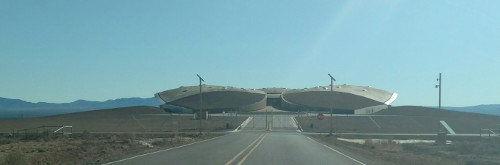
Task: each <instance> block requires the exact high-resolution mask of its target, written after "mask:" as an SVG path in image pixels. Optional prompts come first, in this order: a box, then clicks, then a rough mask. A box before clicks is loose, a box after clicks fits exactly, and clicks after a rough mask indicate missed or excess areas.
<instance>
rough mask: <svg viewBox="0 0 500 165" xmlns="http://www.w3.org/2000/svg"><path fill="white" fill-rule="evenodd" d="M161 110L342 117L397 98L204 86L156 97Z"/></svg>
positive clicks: (347, 91) (366, 91) (373, 92)
mask: <svg viewBox="0 0 500 165" xmlns="http://www.w3.org/2000/svg"><path fill="white" fill-rule="evenodd" d="M155 97H156V98H157V99H158V101H160V102H161V103H162V104H163V105H162V106H161V107H162V108H163V109H165V110H167V111H171V112H187V113H190V112H193V111H196V110H199V109H200V108H201V107H200V105H202V108H203V110H204V111H208V112H211V113H217V112H222V111H226V112H227V111H238V112H247V111H256V110H260V109H263V108H265V107H266V106H273V107H275V108H278V109H283V110H289V111H328V112H329V111H330V110H331V109H333V111H334V113H344V114H369V113H374V112H376V111H379V110H382V109H386V108H388V107H389V106H390V104H391V103H392V102H393V101H394V100H395V99H396V98H397V94H396V93H391V92H387V91H384V90H380V89H375V88H372V87H370V86H352V85H337V86H333V89H330V86H320V87H314V88H304V89H287V88H262V89H258V90H255V89H243V88H235V87H226V86H212V85H203V87H202V100H203V104H200V103H201V97H200V88H199V86H189V87H180V88H177V89H172V90H167V91H164V92H160V93H157V94H155Z"/></svg>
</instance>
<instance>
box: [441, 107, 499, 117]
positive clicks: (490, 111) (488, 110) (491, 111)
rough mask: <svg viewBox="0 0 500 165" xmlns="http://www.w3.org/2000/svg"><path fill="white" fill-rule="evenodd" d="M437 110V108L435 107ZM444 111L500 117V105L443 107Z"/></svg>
mask: <svg viewBox="0 0 500 165" xmlns="http://www.w3.org/2000/svg"><path fill="white" fill-rule="evenodd" d="M433 108H437V107H433ZM441 108H442V109H447V110H452V111H460V112H472V113H480V114H487V115H497V116H500V104H488V105H476V106H468V107H441Z"/></svg>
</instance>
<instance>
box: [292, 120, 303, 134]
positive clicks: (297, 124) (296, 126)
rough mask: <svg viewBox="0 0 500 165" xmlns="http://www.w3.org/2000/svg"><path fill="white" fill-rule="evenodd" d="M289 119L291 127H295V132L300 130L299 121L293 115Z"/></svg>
mask: <svg viewBox="0 0 500 165" xmlns="http://www.w3.org/2000/svg"><path fill="white" fill-rule="evenodd" d="M290 119H291V120H292V124H293V127H295V129H297V132H302V128H300V127H299V122H298V121H297V119H295V117H290Z"/></svg>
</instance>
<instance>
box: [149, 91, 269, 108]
mask: <svg viewBox="0 0 500 165" xmlns="http://www.w3.org/2000/svg"><path fill="white" fill-rule="evenodd" d="M155 97H156V99H157V100H158V101H159V102H160V103H162V104H163V105H162V106H161V107H162V108H163V109H165V110H167V111H172V112H192V111H193V110H199V109H200V108H203V110H204V111H208V112H212V113H215V112H222V111H226V112H228V111H239V112H241V111H255V110H259V109H262V108H265V107H266V93H265V92H263V91H259V90H247V89H243V88H234V87H226V86H213V85H203V86H202V97H201V98H202V100H203V104H200V88H199V86H188V87H179V88H177V89H172V90H167V91H164V92H160V93H157V94H155ZM201 106H202V107H201Z"/></svg>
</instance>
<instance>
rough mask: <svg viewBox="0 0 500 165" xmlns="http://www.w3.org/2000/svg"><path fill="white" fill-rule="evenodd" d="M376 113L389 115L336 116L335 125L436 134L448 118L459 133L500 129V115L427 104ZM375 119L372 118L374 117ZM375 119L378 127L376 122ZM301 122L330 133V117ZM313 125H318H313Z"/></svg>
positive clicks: (367, 130)
mask: <svg viewBox="0 0 500 165" xmlns="http://www.w3.org/2000/svg"><path fill="white" fill-rule="evenodd" d="M376 115H389V116H371V117H368V116H334V117H333V128H334V130H335V131H336V132H340V133H427V134H434V133H437V132H438V131H440V130H445V128H444V127H443V126H442V125H441V124H440V122H439V121H440V120H444V121H446V122H447V123H448V125H450V127H452V128H453V130H454V131H455V132H456V133H458V134H478V133H479V132H480V131H479V130H480V129H483V128H490V129H497V128H498V124H500V116H491V115H482V114H474V113H465V112H456V111H448V110H441V111H440V110H437V109H432V108H425V107H413V106H405V107H394V108H390V109H387V110H382V111H379V112H377V113H376ZM370 118H371V119H370ZM372 119H373V121H375V122H376V123H377V124H378V126H380V127H378V126H377V125H376V124H375V123H374V122H373V121H372ZM297 121H298V122H299V124H300V125H301V127H302V129H304V131H307V132H329V131H330V117H329V115H325V118H324V119H323V120H321V121H320V120H317V119H316V116H309V117H298V118H297ZM311 124H312V125H313V126H314V127H311Z"/></svg>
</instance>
